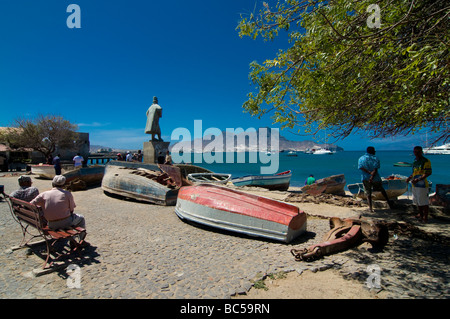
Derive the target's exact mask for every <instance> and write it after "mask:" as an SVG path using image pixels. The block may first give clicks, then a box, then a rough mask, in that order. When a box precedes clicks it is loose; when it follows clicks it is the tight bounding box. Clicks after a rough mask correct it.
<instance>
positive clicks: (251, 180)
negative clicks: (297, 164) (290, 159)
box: [232, 171, 292, 190]
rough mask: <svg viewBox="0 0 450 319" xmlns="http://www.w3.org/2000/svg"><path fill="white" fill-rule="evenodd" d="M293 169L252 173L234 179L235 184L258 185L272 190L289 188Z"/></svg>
mask: <svg viewBox="0 0 450 319" xmlns="http://www.w3.org/2000/svg"><path fill="white" fill-rule="evenodd" d="M291 177H292V173H291V171H286V172H282V173H279V174H275V175H250V176H243V177H240V178H235V179H233V180H232V182H233V184H234V185H235V186H257V187H263V188H267V189H270V190H287V189H288V188H289V184H290V181H291Z"/></svg>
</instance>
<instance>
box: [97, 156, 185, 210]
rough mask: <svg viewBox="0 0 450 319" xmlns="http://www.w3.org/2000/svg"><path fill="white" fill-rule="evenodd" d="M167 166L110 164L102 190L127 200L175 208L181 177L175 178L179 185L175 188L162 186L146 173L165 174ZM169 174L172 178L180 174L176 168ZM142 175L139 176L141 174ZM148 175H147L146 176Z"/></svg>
mask: <svg viewBox="0 0 450 319" xmlns="http://www.w3.org/2000/svg"><path fill="white" fill-rule="evenodd" d="M164 168H165V165H159V166H158V165H153V164H143V163H132V162H115V161H113V162H109V163H108V164H107V165H106V167H105V174H104V176H103V180H102V189H103V190H104V191H105V192H107V193H111V194H115V195H119V196H121V197H125V198H132V199H135V200H138V201H143V202H147V203H152V204H158V205H164V206H173V205H175V204H176V201H177V194H178V190H179V187H180V186H181V184H179V183H180V182H181V176H180V177H179V178H178V177H177V176H175V177H173V180H176V183H178V185H177V186H175V187H168V186H166V185H162V184H160V183H158V182H156V181H155V180H152V179H150V178H148V177H146V176H148V173H146V172H156V173H158V174H161V173H164V171H163V170H164ZM167 172H169V173H170V175H171V176H172V175H173V174H174V173H176V172H178V174H180V172H179V169H178V168H176V167H173V166H172V167H170V170H169V169H167ZM141 173H142V175H137V174H141ZM145 174H147V175H145Z"/></svg>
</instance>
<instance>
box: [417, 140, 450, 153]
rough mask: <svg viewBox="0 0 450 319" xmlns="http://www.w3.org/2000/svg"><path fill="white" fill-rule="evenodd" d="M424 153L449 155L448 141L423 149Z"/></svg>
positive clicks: (449, 144)
mask: <svg viewBox="0 0 450 319" xmlns="http://www.w3.org/2000/svg"><path fill="white" fill-rule="evenodd" d="M423 153H424V154H425V155H450V143H448V144H444V145H441V146H434V147H428V148H424V149H423Z"/></svg>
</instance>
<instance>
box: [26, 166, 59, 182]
mask: <svg viewBox="0 0 450 319" xmlns="http://www.w3.org/2000/svg"><path fill="white" fill-rule="evenodd" d="M30 166H31V174H34V175H38V176H39V177H40V178H43V179H53V177H55V175H56V174H55V167H54V166H53V165H49V164H42V163H41V164H38V165H30Z"/></svg>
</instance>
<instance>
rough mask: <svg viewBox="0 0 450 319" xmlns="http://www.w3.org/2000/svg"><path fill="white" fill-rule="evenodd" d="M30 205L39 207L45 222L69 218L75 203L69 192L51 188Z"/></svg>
mask: <svg viewBox="0 0 450 319" xmlns="http://www.w3.org/2000/svg"><path fill="white" fill-rule="evenodd" d="M31 204H35V205H38V206H41V207H42V208H43V210H44V217H45V219H46V220H47V221H56V220H60V219H63V218H67V217H69V216H70V212H72V211H73V210H74V209H75V207H76V206H75V202H74V200H73V195H72V193H71V192H68V191H66V190H63V189H61V188H56V187H54V188H52V189H51V190H49V191H46V192H43V193H42V194H39V195H38V196H37V197H36V198H35V199H33V200H32V201H31Z"/></svg>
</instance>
